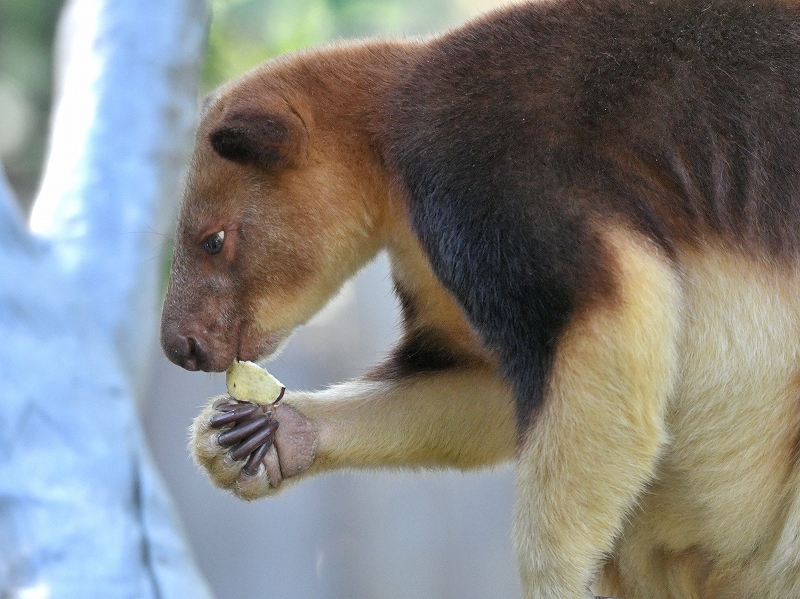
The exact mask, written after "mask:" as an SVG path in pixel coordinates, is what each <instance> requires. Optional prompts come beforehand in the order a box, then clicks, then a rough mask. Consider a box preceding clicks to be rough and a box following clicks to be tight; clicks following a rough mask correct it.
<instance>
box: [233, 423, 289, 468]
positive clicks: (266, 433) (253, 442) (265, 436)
mask: <svg viewBox="0 0 800 599" xmlns="http://www.w3.org/2000/svg"><path fill="white" fill-rule="evenodd" d="M276 430H278V421H277V420H269V421H268V424H267V426H265V427H264V429H263V430H260V431H258V432H257V433H256V434H255V435H253V436H252V437H250V438H249V439H247V440H246V441H245V442H243V443H242V444H241V445H239V446H238V447H236V449H234V450H233V451H231V457H232V458H233V459H234V460H241V459H242V458H244V457H245V456H247V455H250V454H251V453H252V452H253V451H255V450H256V449H257V448H258V446H259V445H261V444H266V445H269V444H270V443H271V442H272V439H271V437H272V436H273V435H274V434H275V431H276Z"/></svg>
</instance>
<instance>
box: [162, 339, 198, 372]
mask: <svg viewBox="0 0 800 599" xmlns="http://www.w3.org/2000/svg"><path fill="white" fill-rule="evenodd" d="M161 347H162V349H163V350H164V354H165V355H166V356H167V358H169V361H170V362H173V363H174V364H177V365H178V366H181V367H182V368H185V369H186V370H200V369H201V368H202V366H203V364H204V363H205V362H206V360H207V359H208V354H207V353H206V350H205V349H204V348H203V345H202V344H201V343H200V341H198V340H197V338H195V337H192V336H191V335H182V334H180V333H177V332H174V331H172V332H170V331H168V330H164V331H163V333H162V335H161Z"/></svg>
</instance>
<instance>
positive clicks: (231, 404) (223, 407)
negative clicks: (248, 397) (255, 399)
mask: <svg viewBox="0 0 800 599" xmlns="http://www.w3.org/2000/svg"><path fill="white" fill-rule="evenodd" d="M240 405H242V402H240V401H236V400H235V399H233V398H232V397H221V398H219V399H218V400H217V401H215V402H214V409H215V410H217V411H219V412H230V411H231V410H233V409H234V408H236V407H237V406H240Z"/></svg>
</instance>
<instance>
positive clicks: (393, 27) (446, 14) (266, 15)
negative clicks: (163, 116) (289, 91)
mask: <svg viewBox="0 0 800 599" xmlns="http://www.w3.org/2000/svg"><path fill="white" fill-rule="evenodd" d="M61 5H62V0H0V158H2V162H3V166H4V170H5V172H6V174H7V176H8V179H9V181H10V182H11V185H12V186H13V187H14V188H15V189H16V191H17V194H18V196H19V198H20V200H21V202H22V204H23V205H24V206H25V207H27V206H28V204H29V203H30V201H31V200H32V198H33V195H34V193H35V191H36V186H37V185H38V181H39V172H40V169H41V165H42V162H43V158H44V152H45V150H46V139H47V126H48V121H49V113H50V102H51V85H50V82H51V79H52V63H53V60H52V49H53V35H54V31H55V26H56V21H57V18H58V14H59V12H60V10H61ZM210 8H211V22H210V24H209V44H208V56H207V60H206V63H205V69H204V73H203V85H202V86H203V89H202V90H201V92H207V91H209V90H210V89H213V88H214V87H216V86H217V85H219V84H220V83H222V82H223V81H225V80H227V79H230V78H232V77H235V76H237V75H239V74H241V73H243V72H244V71H246V70H247V69H249V68H251V67H253V66H255V65H256V64H258V63H260V62H262V61H264V60H266V59H267V58H269V57H271V56H275V55H277V54H281V53H284V52H289V51H292V50H296V49H299V48H303V47H307V46H311V45H315V44H320V43H326V42H331V41H335V40H337V39H343V38H353V37H366V36H374V35H420V34H427V33H431V32H433V31H436V30H440V29H442V28H444V27H447V26H448V25H451V24H452V23H453V22H454V21H455V20H456V19H457V18H458V17H459V10H458V8H457V5H456V3H455V0H210ZM12 129H13V130H14V132H16V133H15V135H16V137H14V136H12ZM4 134H5V137H4ZM11 137H14V139H10V138H11Z"/></svg>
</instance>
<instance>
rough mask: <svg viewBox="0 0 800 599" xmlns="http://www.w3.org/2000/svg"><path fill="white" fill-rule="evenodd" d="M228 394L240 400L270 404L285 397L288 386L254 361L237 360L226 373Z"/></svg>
mask: <svg viewBox="0 0 800 599" xmlns="http://www.w3.org/2000/svg"><path fill="white" fill-rule="evenodd" d="M225 382H226V383H227V385H228V395H230V396H231V397H233V398H234V399H238V400H239V401H252V402H253V403H257V404H260V405H269V404H273V403H275V402H277V401H278V400H279V399H281V398H282V397H283V393H284V391H286V387H284V386H283V385H282V384H281V382H280V381H279V380H278V379H276V378H275V377H274V376H272V375H271V374H270V373H269V372H267V371H266V370H264V369H263V368H261V366H259V365H258V364H256V363H254V362H239V360H235V361H234V362H233V364H231V367H230V368H228V372H227V374H226V375H225Z"/></svg>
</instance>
